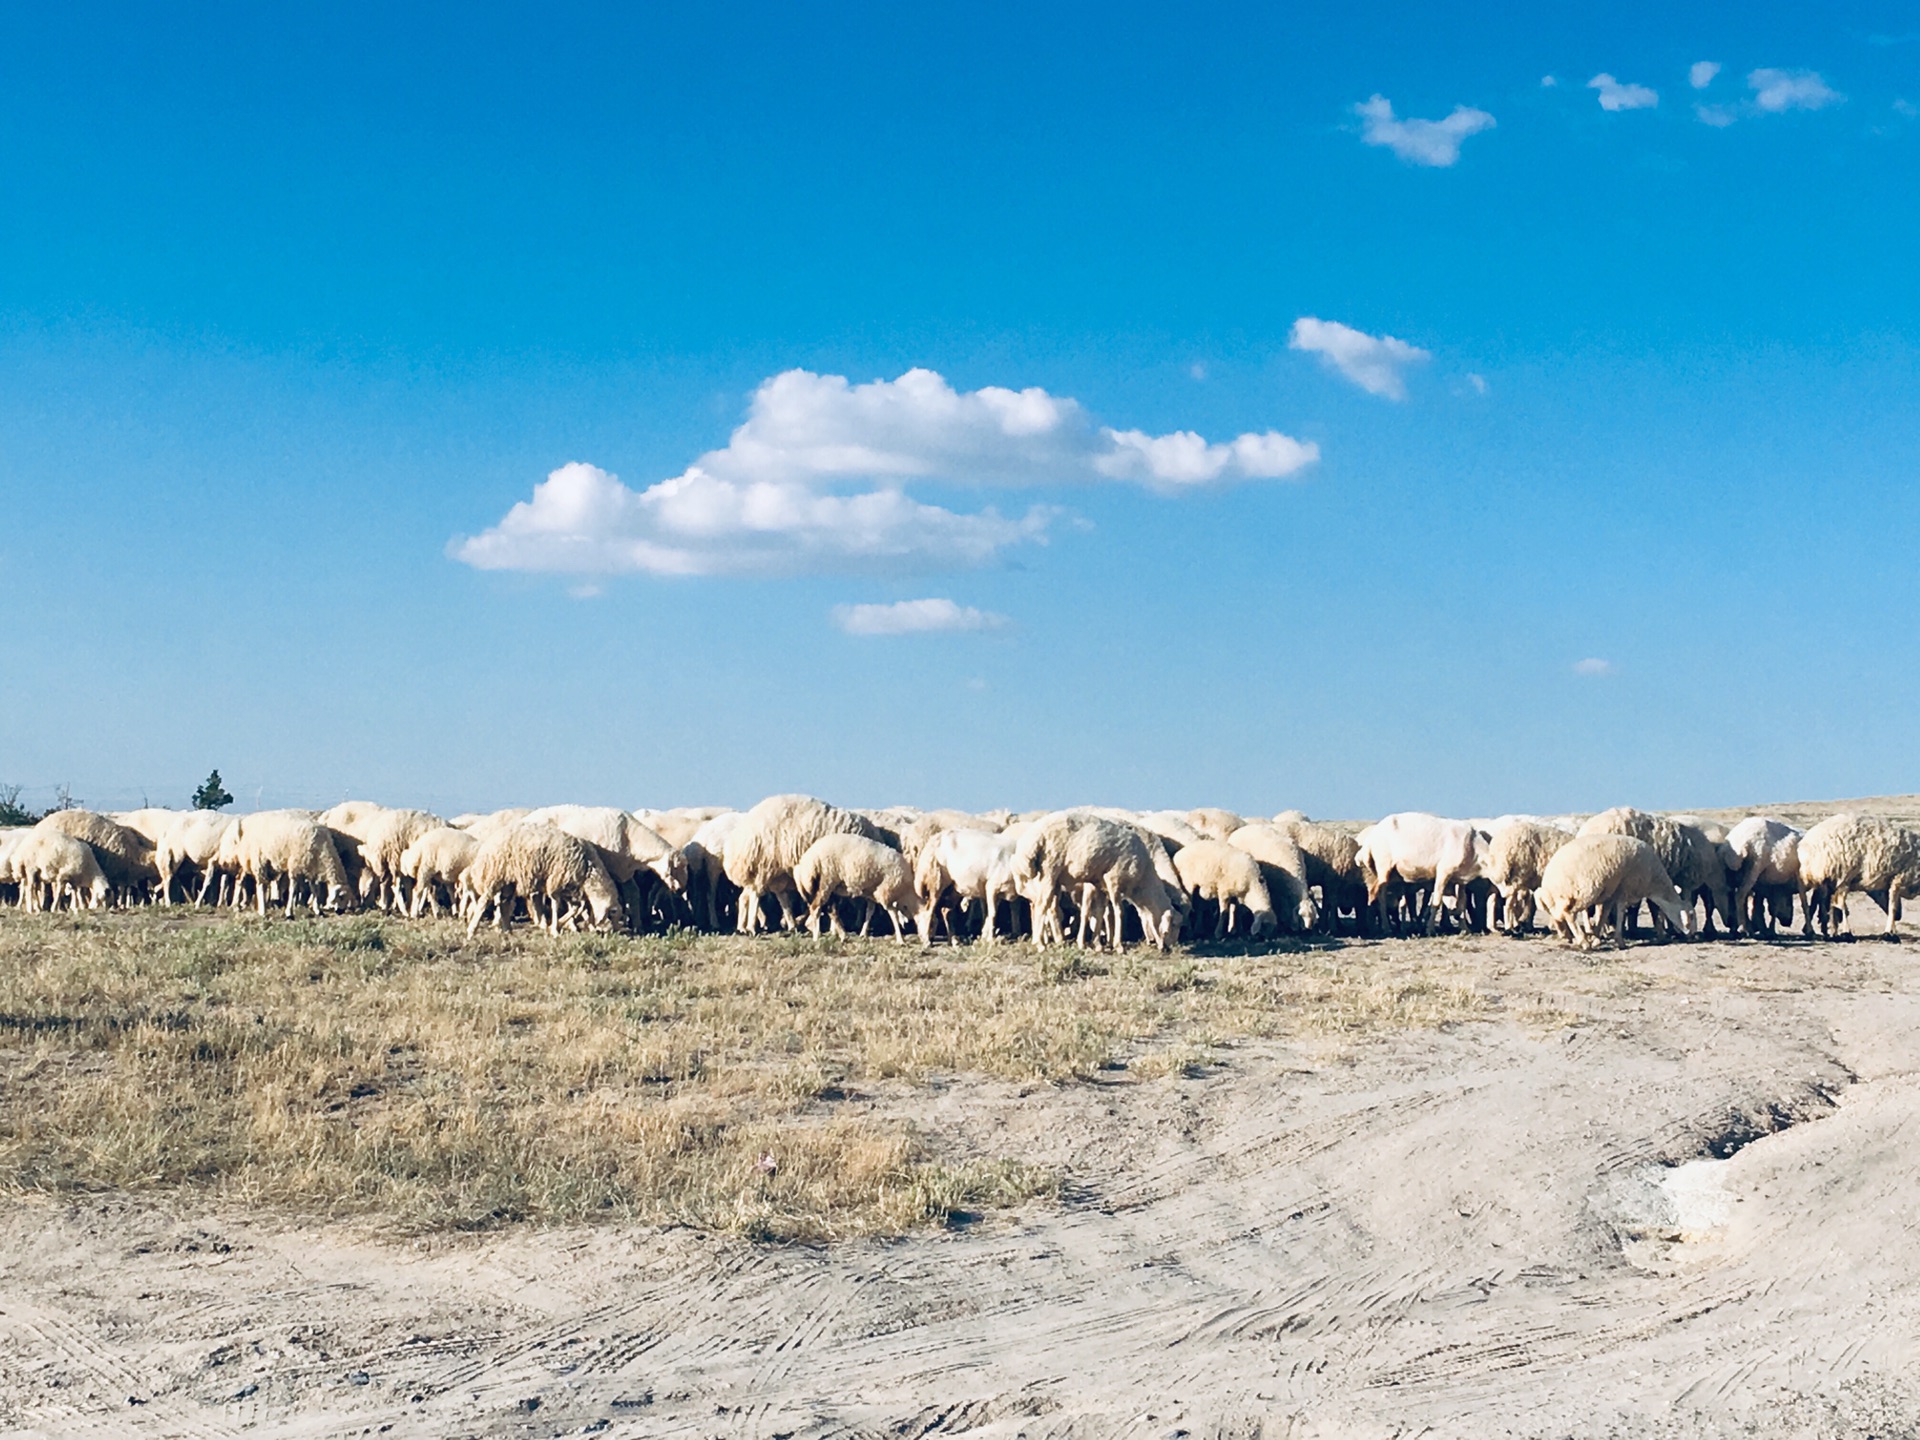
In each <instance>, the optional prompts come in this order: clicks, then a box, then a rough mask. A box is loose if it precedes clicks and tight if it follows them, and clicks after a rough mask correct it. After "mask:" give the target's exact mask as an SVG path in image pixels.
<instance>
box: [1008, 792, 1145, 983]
mask: <svg viewBox="0 0 1920 1440" xmlns="http://www.w3.org/2000/svg"><path fill="white" fill-rule="evenodd" d="M1013 876H1014V879H1015V881H1016V882H1017V883H1018V884H1019V886H1020V890H1021V893H1022V894H1023V895H1024V896H1025V897H1026V899H1027V901H1028V903H1029V904H1031V905H1032V907H1033V941H1034V944H1035V945H1036V946H1044V945H1045V944H1046V936H1047V935H1048V933H1052V934H1054V935H1055V936H1057V937H1059V938H1060V939H1061V940H1062V942H1063V943H1064V941H1065V929H1064V927H1063V925H1062V923H1061V920H1060V911H1059V905H1060V901H1061V899H1062V898H1068V899H1072V900H1073V901H1074V902H1075V903H1076V904H1077V905H1078V906H1079V910H1080V926H1079V939H1078V943H1079V944H1081V945H1085V944H1086V943H1087V941H1088V934H1089V928H1090V927H1097V926H1098V923H1099V920H1100V918H1101V917H1099V916H1097V915H1096V914H1095V901H1096V900H1097V899H1099V898H1101V897H1104V898H1105V900H1106V905H1105V917H1104V918H1105V921H1106V930H1107V934H1108V936H1109V937H1110V938H1111V941H1112V945H1113V948H1114V949H1115V950H1118V949H1119V948H1120V942H1121V936H1122V934H1123V929H1122V920H1123V913H1124V912H1123V911H1122V909H1121V906H1122V903H1123V902H1124V903H1125V904H1127V905H1130V906H1132V907H1133V910H1134V912H1135V913H1136V914H1137V915H1138V916H1139V917H1140V928H1141V930H1142V931H1143V932H1144V933H1145V935H1146V937H1147V939H1148V941H1149V942H1151V943H1153V944H1155V945H1158V946H1159V947H1160V948H1161V949H1162V950H1164V949H1166V948H1167V946H1168V945H1169V944H1171V943H1172V942H1173V940H1174V939H1175V938H1176V937H1177V936H1178V934H1179V930H1180V920H1181V918H1182V915H1181V908H1180V907H1179V906H1178V905H1176V903H1175V901H1174V899H1173V896H1172V894H1171V893H1170V892H1169V891H1168V889H1167V886H1166V882H1165V881H1163V880H1162V879H1161V877H1160V874H1159V872H1158V870H1157V869H1156V868H1155V865H1154V856H1153V853H1152V851H1150V850H1149V849H1148V846H1147V842H1146V840H1145V839H1144V838H1143V832H1142V831H1140V830H1138V829H1135V828H1134V827H1132V826H1129V825H1124V824H1122V823H1120V822H1119V821H1116V820H1108V819H1105V818H1104V817H1102V816H1099V815H1090V814H1087V813H1086V812H1084V811H1062V812H1059V813H1057V814H1054V815H1050V816H1048V817H1047V818H1046V819H1044V820H1041V821H1038V822H1037V823H1035V824H1034V825H1033V826H1032V827H1031V828H1030V829H1028V830H1027V831H1026V832H1025V833H1024V834H1022V835H1021V837H1020V838H1019V840H1018V841H1017V842H1016V845H1015V851H1014V864H1013ZM1176 883H1177V882H1176ZM1096 935H1097V930H1096Z"/></svg>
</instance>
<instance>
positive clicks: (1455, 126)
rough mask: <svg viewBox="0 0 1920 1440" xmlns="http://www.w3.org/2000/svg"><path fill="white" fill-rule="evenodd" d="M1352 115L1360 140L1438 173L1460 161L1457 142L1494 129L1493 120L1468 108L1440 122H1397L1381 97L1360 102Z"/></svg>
mask: <svg viewBox="0 0 1920 1440" xmlns="http://www.w3.org/2000/svg"><path fill="white" fill-rule="evenodd" d="M1353 113H1354V114H1356V115H1358V116H1359V117H1360V119H1361V121H1362V122H1363V123H1362V126H1361V130H1360V139H1361V140H1362V141H1363V142H1365V143H1366V144H1368V145H1384V146H1386V148H1387V149H1389V150H1391V151H1393V153H1394V154H1395V155H1398V156H1399V157H1400V158H1401V159H1402V160H1404V161H1406V162H1407V163H1408V164H1409V165H1431V166H1435V167H1437V168H1441V169H1444V168H1445V167H1447V166H1449V165H1451V164H1453V162H1454V161H1456V160H1458V159H1459V158H1460V142H1461V141H1463V140H1465V139H1466V138H1467V137H1468V136H1470V135H1478V134H1479V133H1480V132H1481V131H1482V130H1491V129H1493V127H1494V118H1493V116H1491V115H1489V114H1488V113H1487V112H1486V111H1484V110H1475V109H1473V108H1472V107H1471V106H1468V105H1456V106H1454V107H1453V111H1452V113H1451V114H1449V115H1448V116H1447V117H1446V119H1444V120H1401V119H1398V118H1397V117H1396V116H1395V115H1394V113H1393V103H1392V102H1391V101H1389V100H1388V99H1387V97H1386V96H1384V95H1374V96H1370V97H1369V98H1368V99H1366V100H1363V101H1361V102H1360V103H1359V104H1358V105H1356V106H1354V107H1353Z"/></svg>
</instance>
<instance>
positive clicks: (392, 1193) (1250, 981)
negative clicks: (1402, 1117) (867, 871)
mask: <svg viewBox="0 0 1920 1440" xmlns="http://www.w3.org/2000/svg"><path fill="white" fill-rule="evenodd" d="M1422 955H1424V956H1425V957H1426V958H1425V959H1422V958H1421V956H1422ZM1433 960H1434V957H1433V955H1432V954H1431V952H1425V951H1423V952H1418V953H1414V952H1409V951H1407V950H1404V949H1401V948H1399V947H1393V946H1367V947H1359V948H1353V949H1342V950H1297V951H1289V950H1280V951H1278V952H1276V953H1272V954H1266V955H1258V956H1244V955H1222V956H1206V955H1201V954H1195V953H1186V952H1180V953H1175V954H1173V955H1165V956H1163V955H1160V954H1157V953H1155V952H1151V951H1147V952H1130V953H1128V954H1126V955H1124V956H1120V957H1106V956H1087V955H1080V954H1077V953H1074V952H1049V953H1048V954H1047V955H1046V956H1045V957H1043V958H1036V957H1035V955H1034V953H1033V952H1032V951H1031V950H1029V949H1027V948H1025V947H1016V946H1000V947H989V946H974V947H970V948H965V949H958V950H956V949H936V950H933V951H931V952H927V951H921V950H918V949H916V948H912V947H908V948H905V949H900V948H896V947H895V946H893V945H892V944H891V943H868V942H850V943H846V942H843V943H834V942H827V943H824V944H816V943H813V942H809V941H805V940H799V939H792V938H780V939H761V940H757V941H743V940H737V939H733V938H731V937H725V938H723V937H710V936H692V935H673V936H666V937H645V938H639V939H630V940H629V939H606V938H600V937H575V938H566V939H562V940H557V941H556V940H552V939H549V938H547V937H545V936H540V935H529V934H522V935H517V936H514V937H511V938H509V939H505V940H503V939H501V938H499V937H496V936H492V935H483V936H481V937H480V938H478V939H477V940H475V941H473V942H468V941H467V940H466V939H465V937H464V935H462V934H461V933H460V932H459V931H458V929H457V928H456V927H454V926H451V925H448V924H421V923H398V922H384V921H381V920H379V919H376V918H370V917H364V916H363V917H353V918H348V919H343V920H329V921H322V922H300V921H296V922H292V923H287V922H278V921H274V920H268V921H265V922H262V921H259V920H256V919H253V918H251V917H246V918H234V917H229V916H218V917H215V916H210V915H207V914H204V913H187V912H181V911H173V912H159V911H149V912H135V913H131V914H109V915H103V916H83V917H79V918H71V917H46V916H20V915H18V914H17V913H10V914H7V915H5V916H0V1185H4V1186H7V1187H11V1188H13V1189H14V1190H16V1191H21V1190H30V1191H41V1192H58V1191H68V1190H155V1189H167V1188H189V1187H191V1188H197V1189H199V1190H201V1191H203V1192H210V1193H212V1194H214V1195H215V1196H217V1197H219V1198H224V1199H228V1200H231V1201H234V1202H237V1203H244V1204H247V1205H264V1206H276V1207H282V1208H286V1209H290V1210H296V1211H301V1212H307V1213H313V1212H320V1213H330V1214H358V1215H365V1216H369V1217H375V1218H377V1219H380V1220H382V1221H384V1222H386V1223H392V1224H396V1225H399V1226H403V1227H409V1228H450V1227H451V1228H460V1227H479V1226H487V1225H496V1224H501V1223H506V1222H512V1221H522V1220H526V1221H536V1222H543V1223H544V1222H558V1221H573V1220H581V1219H591V1218H594V1217H608V1218H634V1219H642V1220H647V1221H654V1222H684V1223H688V1224H693V1225H699V1226H703V1227H712V1228H718V1229H723V1230H727V1231H731V1232H735V1233H742V1234H747V1235H752V1236H760V1237H770V1238H826V1237H832V1236H837V1235H847V1234H859V1233H898V1232H900V1231H902V1230H905V1229H908V1228H911V1227H913V1226H915V1225H919V1224H924V1223H928V1222H938V1221H941V1220H944V1219H946V1218H948V1217H951V1216H953V1215H955V1214H956V1213H960V1212H967V1211H977V1210H983V1209H988V1208H992V1207H995V1206H1003V1205H1009V1204H1015V1203H1018V1202H1020V1201H1021V1200H1024V1199H1027V1198H1029V1197H1031V1196H1033V1195H1035V1194H1040V1193H1046V1192H1047V1191H1049V1190H1050V1189H1051V1188H1053V1186H1054V1184H1055V1180H1054V1177H1053V1176H1052V1175H1051V1174H1049V1173H1047V1172H1045V1171H1043V1170H1040V1169H1037V1168H1034V1167H1031V1166H1028V1165H1025V1164H1023V1163H1021V1162H1020V1160H1019V1159H1018V1157H1004V1158H998V1159H984V1160H982V1159H975V1160H970V1161H965V1162H957V1163H948V1162H946V1161H944V1160H943V1159H942V1158H941V1157H940V1156H939V1154H938V1153H937V1147H936V1146H935V1145H933V1144H932V1143H930V1141H929V1138H928V1137H924V1136H922V1135H919V1134H917V1133H915V1132H914V1131H913V1130H911V1129H909V1128H905V1127H902V1126H899V1125H895V1124H882V1123H880V1122H877V1121H873V1120H869V1119H864V1118H860V1117H857V1116H852V1115H848V1114H846V1113H841V1112H844V1111H845V1109H846V1108H847V1107H845V1106H841V1105H838V1104H837V1103H836V1102H837V1100H838V1098H839V1097H840V1096H841V1095H842V1094H843V1093H844V1089H845V1088H846V1087H850V1086H853V1085H857V1084H862V1083H871V1082H875V1081H882V1080H896V1081H901V1082H906V1083H913V1082H917V1081H921V1080H924V1079H925V1078H926V1077H927V1076H929V1075H930V1074H969V1073H970V1074H981V1075H987V1076H994V1077H1001V1078H1008V1079H1018V1080H1023V1081H1031V1082H1047V1083H1056V1082H1065V1081H1071V1080H1073V1079H1075V1078H1076V1077H1082V1076H1086V1075H1089V1074H1091V1073H1092V1072H1094V1071H1095V1070H1098V1069H1100V1068H1102V1067H1105V1066H1110V1065H1112V1064H1114V1063H1116V1062H1120V1061H1125V1062H1129V1063H1131V1064H1132V1065H1133V1066H1134V1067H1135V1069H1136V1070H1137V1071H1138V1072H1139V1073H1141V1074H1143V1075H1152V1074H1169V1073H1180V1072H1186V1073H1193V1072H1194V1071H1195V1070H1196V1068H1198V1067H1200V1066H1203V1065H1204V1064H1206V1063H1207V1061H1208V1059H1209V1057H1210V1056H1212V1055H1213V1054H1214V1052H1215V1049H1216V1047H1218V1046H1220V1045H1222V1044H1226V1043H1230V1042H1232V1041H1233V1040H1236V1039H1240V1038H1244V1037H1250V1036H1263V1035H1273V1034H1280V1033H1293V1034H1302V1033H1305V1034H1312V1035H1319V1036H1323V1037H1332V1038H1334V1039H1336V1040H1343V1041H1344V1040H1349V1039H1352V1038H1355V1037H1359V1036H1363V1035H1365V1034H1368V1033H1373V1032H1377V1031H1379V1030H1382V1029H1391V1028H1402V1027H1408V1026H1425V1025H1435V1024H1440V1023H1445V1022H1449V1021H1454V1020H1461V1019H1468V1018H1472V1017H1475V1016H1477V1015H1480V1014H1483V1013H1486V1010H1487V1008H1488V1007H1487V1004H1486V1002H1485V1001H1484V1000H1483V999H1482V998H1481V996H1480V995H1479V994H1478V992H1476V990H1475V989H1474V988H1473V986H1472V985H1471V984H1470V983H1468V980H1467V978H1466V976H1467V974H1468V973H1469V972H1468V971H1466V970H1463V969H1460V968H1457V962H1451V963H1450V964H1435V963H1433Z"/></svg>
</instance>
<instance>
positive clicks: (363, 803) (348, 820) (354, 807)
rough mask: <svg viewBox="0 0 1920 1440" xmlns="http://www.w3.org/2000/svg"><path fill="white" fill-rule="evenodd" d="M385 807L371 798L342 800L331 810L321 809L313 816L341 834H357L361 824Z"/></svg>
mask: <svg viewBox="0 0 1920 1440" xmlns="http://www.w3.org/2000/svg"><path fill="white" fill-rule="evenodd" d="M386 808H387V807H386V806H384V805H377V804H375V803H374V802H373V801H371V800H342V801H341V802H340V803H339V804H338V805H336V806H334V807H333V808H332V809H331V810H322V811H321V812H320V813H319V814H318V815H315V816H314V817H313V818H314V819H315V820H317V821H319V822H320V823H321V824H322V825H324V826H326V827H327V828H328V829H329V830H338V831H339V832H340V833H341V834H343V835H354V836H357V835H359V833H360V827H361V826H362V825H364V824H365V823H366V822H367V821H369V820H371V819H372V818H373V817H374V816H376V815H378V814H379V813H380V812H381V811H382V810H384V809H386Z"/></svg>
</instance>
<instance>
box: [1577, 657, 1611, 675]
mask: <svg viewBox="0 0 1920 1440" xmlns="http://www.w3.org/2000/svg"><path fill="white" fill-rule="evenodd" d="M1613 668H1614V667H1613V662H1612V661H1611V660H1601V659H1599V658H1598V657H1596V656H1592V655H1589V656H1588V657H1587V658H1586V659H1585V660H1576V661H1575V662H1574V664H1573V673H1574V674H1576V675H1611V674H1613Z"/></svg>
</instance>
